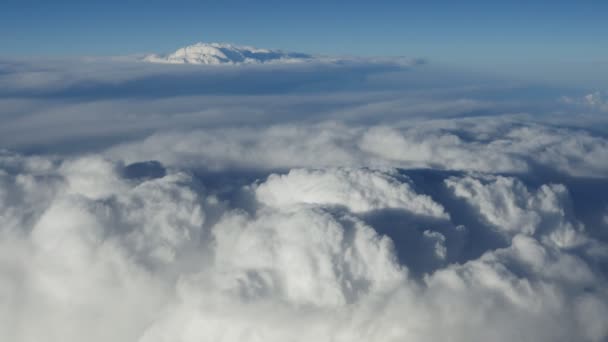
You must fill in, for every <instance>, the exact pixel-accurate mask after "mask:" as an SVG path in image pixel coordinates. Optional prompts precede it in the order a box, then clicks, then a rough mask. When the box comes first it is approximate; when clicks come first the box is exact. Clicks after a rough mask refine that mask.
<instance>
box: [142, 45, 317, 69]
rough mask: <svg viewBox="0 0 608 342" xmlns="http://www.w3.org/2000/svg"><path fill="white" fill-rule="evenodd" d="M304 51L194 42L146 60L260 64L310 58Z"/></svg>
mask: <svg viewBox="0 0 608 342" xmlns="http://www.w3.org/2000/svg"><path fill="white" fill-rule="evenodd" d="M312 59H313V56H312V55H308V54H305V53H295V52H285V51H281V50H268V49H258V48H255V47H251V46H238V45H232V44H225V43H196V44H194V45H189V46H186V47H183V48H181V49H178V50H177V51H175V52H173V53H171V54H168V55H156V54H152V55H147V56H145V57H144V58H143V60H144V61H146V62H152V63H170V64H215V65H217V64H261V63H294V62H303V61H309V60H312Z"/></svg>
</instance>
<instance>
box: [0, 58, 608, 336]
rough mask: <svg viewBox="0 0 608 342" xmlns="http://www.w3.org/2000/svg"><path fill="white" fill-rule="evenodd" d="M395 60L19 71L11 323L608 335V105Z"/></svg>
mask: <svg viewBox="0 0 608 342" xmlns="http://www.w3.org/2000/svg"><path fill="white" fill-rule="evenodd" d="M355 64H356V65H355ZM384 64H386V63H384ZM384 64H383V63H382V62H381V61H380V62H375V63H373V65H368V64H365V63H363V62H361V63H359V64H357V63H354V64H352V65H338V64H336V65H332V66H327V65H325V66H320V65H312V64H310V65H297V66H289V67H288V66H270V65H268V66H256V67H251V66H242V67H239V68H238V70H237V69H230V68H222V67H219V68H204V67H203V68H196V69H194V68H191V66H184V65H182V66H167V65H148V64H144V63H139V64H130V63H117V64H115V63H114V62H109V61H105V62H99V61H89V62H82V61H80V62H78V63H74V65H73V66H72V65H70V66H69V67H68V66H67V64H65V63H55V64H53V63H51V64H49V65H47V67H46V68H42V67H39V68H33V67H32V66H31V65H29V66H28V64H27V63H24V64H15V65H9V66H7V67H5V68H4V71H3V73H0V85H3V87H0V88H2V89H0V105H1V106H2V108H3V109H4V112H3V113H2V114H1V115H0V144H2V145H3V147H4V146H7V147H10V148H12V149H14V150H17V151H19V152H8V151H5V150H2V151H1V152H0V340H2V341H5V340H6V341H17V342H22V341H23V342H34V341H40V340H44V341H61V342H70V341H83V340H86V341H92V342H95V341H129V342H132V341H142V342H161V341H167V342H168V341H171V342H175V341H183V342H189V341H213V342H218V341H220V342H221V341H225V342H230V341H239V342H240V341H264V342H267V341H294V342H297V341H345V342H346V341H348V342H353V341H379V342H383V341H386V342H389V341H445V340H451V341H488V340H490V341H513V340H530V341H598V342H599V341H605V340H606V338H608V328H607V327H608V321H607V319H606V317H608V292H607V290H606V289H607V288H608V284H607V278H606V276H607V274H606V270H607V269H608V268H607V265H608V245H607V244H606V243H607V242H608V234H607V233H606V228H607V227H608V223H607V222H608V219H606V217H608V215H607V214H606V213H607V208H608V200H607V199H606V196H605V193H606V191H608V183H607V182H606V180H607V179H608V139H606V129H605V127H606V126H605V119H603V118H602V117H601V115H599V114H598V113H599V112H601V111H594V113H593V115H592V116H589V115H590V114H584V115H582V114H581V115H579V114H573V113H570V112H568V111H571V110H574V109H573V108H579V107H580V104H577V103H574V104H573V103H570V104H567V105H564V104H563V103H562V104H560V103H559V100H558V99H559V97H558V96H555V97H552V98H551V99H550V101H551V103H550V104H548V102H546V101H548V100H546V98H542V99H539V100H538V101H537V100H536V97H537V96H538V97H541V95H542V94H544V93H543V92H542V91H540V92H538V93H536V92H534V89H533V88H526V87H522V88H521V89H518V88H517V87H515V88H509V87H511V86H512V85H501V86H494V87H492V86H488V84H487V83H484V82H487V80H483V82H482V81H480V80H476V79H468V78H467V79H462V77H463V75H462V74H441V73H438V72H436V71H432V70H427V69H425V68H424V67H420V68H419V69H418V68H414V69H405V70H400V69H399V68H397V67H396V66H395V65H392V66H389V65H384ZM235 70H236V71H235ZM453 79H458V80H460V81H454V80H453ZM11 84H12V85H11ZM471 84H473V85H471ZM508 92H511V93H509V94H507V93H508ZM551 96H553V95H551ZM529 97H534V101H529V102H527V101H526V99H529ZM598 99H599V100H601V98H599V97H591V98H590V100H593V101H594V103H596V104H597V103H599V104H600V105H601V101H600V102H598V101H599V100H598ZM556 100H557V101H556ZM563 106H566V107H563ZM594 108H595V107H594ZM539 111H540V112H539ZM539 113H540V114H539Z"/></svg>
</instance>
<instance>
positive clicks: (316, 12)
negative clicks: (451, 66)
mask: <svg viewBox="0 0 608 342" xmlns="http://www.w3.org/2000/svg"><path fill="white" fill-rule="evenodd" d="M606 16H608V1H585V0H581V1H555V0H554V1H517V0H516V1H432V0H431V1H297V2H296V1H238V0H232V1H115V0H110V1H103V2H101V1H100V2H95V3H93V2H85V1H28V0H18V1H15V0H3V1H2V4H1V5H0V56H6V55H9V56H40V55H53V56H57V55H117V54H131V53H139V52H164V51H171V50H174V49H176V48H178V47H180V46H183V45H186V44H190V43H193V42H197V41H223V42H224V41H225V42H232V43H237V44H249V45H255V46H260V47H269V48H282V49H287V50H295V51H303V52H311V53H326V54H357V55H405V56H413V57H426V58H428V59H429V60H435V61H439V62H448V63H455V64H459V65H465V66H466V65H482V66H483V65H484V64H492V65H501V64H504V65H510V64H526V65H544V66H546V65H547V63H548V64H551V63H553V64H559V65H567V64H568V63H574V64H587V65H588V64H592V65H599V66H600V67H601V68H603V69H604V70H605V69H606V66H605V64H606V63H608V44H606V43H605V42H606V37H608V21H607V20H606Z"/></svg>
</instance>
